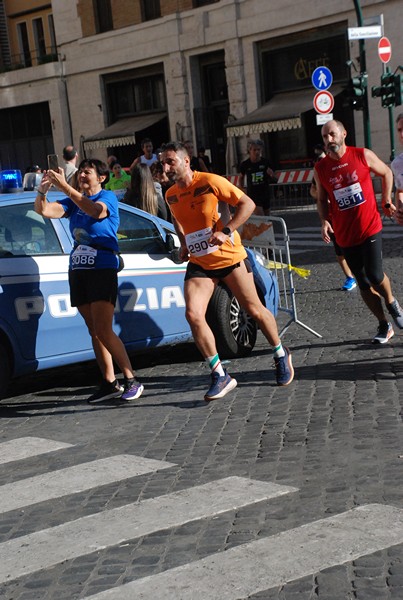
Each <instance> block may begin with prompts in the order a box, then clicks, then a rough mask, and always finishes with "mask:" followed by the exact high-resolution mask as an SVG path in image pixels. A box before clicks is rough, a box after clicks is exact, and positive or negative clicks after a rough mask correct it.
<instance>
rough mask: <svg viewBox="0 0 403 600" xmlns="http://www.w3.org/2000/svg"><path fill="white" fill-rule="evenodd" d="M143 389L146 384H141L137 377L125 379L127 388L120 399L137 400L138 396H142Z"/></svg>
mask: <svg viewBox="0 0 403 600" xmlns="http://www.w3.org/2000/svg"><path fill="white" fill-rule="evenodd" d="M143 391H144V385H141V383H140V382H139V381H137V379H133V380H131V381H125V389H124V392H123V394H122V395H121V396H120V399H121V400H126V401H129V400H137V398H140V396H141V394H142V393H143Z"/></svg>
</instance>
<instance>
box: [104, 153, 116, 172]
mask: <svg viewBox="0 0 403 600" xmlns="http://www.w3.org/2000/svg"><path fill="white" fill-rule="evenodd" d="M115 162H118V158H117V156H114V155H113V154H110V155H109V156H108V158H107V159H106V164H107V165H108V169H109V170H111V169H112V165H114V164H115Z"/></svg>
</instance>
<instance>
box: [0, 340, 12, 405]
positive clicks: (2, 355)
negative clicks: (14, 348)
mask: <svg viewBox="0 0 403 600" xmlns="http://www.w3.org/2000/svg"><path fill="white" fill-rule="evenodd" d="M10 378H11V365H10V357H9V355H8V352H7V349H6V347H5V346H4V344H2V343H1V342H0V398H2V397H3V394H4V393H5V392H6V390H7V388H8V384H9V382H10Z"/></svg>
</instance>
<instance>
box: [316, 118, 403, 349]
mask: <svg viewBox="0 0 403 600" xmlns="http://www.w3.org/2000/svg"><path fill="white" fill-rule="evenodd" d="M346 135H347V132H346V130H345V128H344V125H343V123H341V122H340V121H328V122H327V123H326V124H325V125H324V126H323V127H322V138H323V142H324V145H325V150H326V157H325V158H323V159H322V160H321V161H320V162H318V163H317V164H316V165H315V175H314V176H315V181H316V186H317V191H318V202H317V205H318V212H319V216H320V219H321V223H322V238H323V240H324V241H325V242H326V243H329V242H330V234H331V233H334V235H335V237H336V241H337V243H338V245H339V246H340V247H341V248H342V250H343V254H344V256H345V258H346V261H347V264H348V266H349V267H350V269H351V271H352V273H353V275H354V277H355V279H356V281H357V284H358V287H359V288H360V292H361V296H362V298H363V300H364V302H365V304H366V305H367V306H368V308H369V309H370V311H371V312H372V313H373V314H374V315H375V317H376V318H377V319H378V321H379V327H378V332H377V334H376V335H375V337H374V338H373V340H372V341H373V342H374V343H377V344H385V343H386V342H388V340H389V339H390V338H391V337H392V336H393V335H394V330H393V327H392V324H391V323H390V322H389V321H388V319H387V318H386V315H385V311H384V309H383V304H382V298H383V299H384V300H385V304H386V308H387V310H388V312H389V313H390V315H391V316H392V318H393V320H394V322H395V324H396V325H397V327H399V328H400V329H403V311H402V309H401V307H400V305H399V303H398V301H397V300H396V298H395V297H394V296H393V293H392V289H391V285H390V280H389V278H388V276H387V275H386V274H385V273H384V271H383V266H382V237H381V235H382V221H381V217H380V214H379V211H378V206H377V202H376V197H375V193H374V188H373V185H372V180H371V172H372V173H375V175H378V176H379V177H382V210H383V212H384V214H385V215H387V216H389V217H391V216H392V215H394V213H395V212H396V207H395V206H394V204H393V203H392V187H393V175H392V171H391V170H390V169H389V167H388V166H387V165H386V164H385V163H384V162H383V161H381V160H380V158H378V156H377V155H376V154H375V153H374V152H372V150H368V148H355V147H354V146H346V141H345V140H346ZM328 198H329V202H330V211H331V214H332V224H330V223H329V220H328V216H329V204H328Z"/></svg>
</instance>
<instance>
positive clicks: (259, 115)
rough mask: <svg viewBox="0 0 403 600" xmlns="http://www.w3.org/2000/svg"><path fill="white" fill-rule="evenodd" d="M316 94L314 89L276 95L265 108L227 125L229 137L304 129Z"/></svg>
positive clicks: (332, 90)
mask: <svg viewBox="0 0 403 600" xmlns="http://www.w3.org/2000/svg"><path fill="white" fill-rule="evenodd" d="M329 91H331V92H332V93H333V94H338V93H340V91H341V88H340V86H334V89H331V90H329ZM315 93H316V90H315V89H314V88H313V87H312V88H310V89H304V90H297V91H294V92H283V93H281V94H276V95H275V96H273V98H272V99H271V100H270V101H269V102H267V103H266V104H263V106H260V107H259V108H257V109H256V110H254V111H252V112H251V113H249V114H248V115H245V116H244V117H241V118H240V119H236V120H235V121H232V122H231V123H229V124H228V125H226V131H227V136H229V137H241V136H243V135H246V136H254V135H259V134H261V133H272V132H274V131H285V130H287V129H299V128H300V127H302V119H301V115H302V113H304V112H307V111H308V110H313V99H314V96H315Z"/></svg>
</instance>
